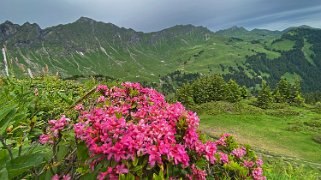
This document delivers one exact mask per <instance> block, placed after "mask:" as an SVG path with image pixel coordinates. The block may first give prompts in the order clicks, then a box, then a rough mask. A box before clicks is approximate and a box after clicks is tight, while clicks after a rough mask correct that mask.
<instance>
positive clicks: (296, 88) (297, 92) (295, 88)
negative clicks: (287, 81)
mask: <svg viewBox="0 0 321 180" xmlns="http://www.w3.org/2000/svg"><path fill="white" fill-rule="evenodd" d="M303 102H304V98H303V97H302V93H301V81H300V80H298V79H297V80H296V81H295V83H294V84H293V85H292V86H291V93H290V103H293V104H296V105H301V104H302V103H303Z"/></svg>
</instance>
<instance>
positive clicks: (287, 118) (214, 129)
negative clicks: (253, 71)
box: [199, 102, 321, 168]
mask: <svg viewBox="0 0 321 180" xmlns="http://www.w3.org/2000/svg"><path fill="white" fill-rule="evenodd" d="M199 109H202V111H201V112H199V115H200V119H201V123H200V128H201V130H203V131H204V132H206V133H210V134H212V135H215V136H218V135H219V134H222V133H224V132H227V133H230V134H232V135H234V136H235V137H236V139H237V140H238V141H239V142H240V143H244V144H250V145H251V146H253V147H254V148H258V149H260V150H263V151H266V152H272V153H274V154H278V155H280V156H284V157H289V158H292V159H297V160H299V161H309V162H314V163H318V164H319V165H320V168H321V156H320V152H321V144H318V143H317V142H315V141H313V136H314V135H315V134H317V133H320V132H321V127H310V126H307V125H306V124H309V123H307V122H313V121H321V114H318V113H316V112H313V111H311V110H309V109H308V108H299V107H289V106H287V105H282V106H280V107H278V108H276V109H272V110H266V111H263V110H260V109H258V108H255V107H253V106H251V105H249V104H248V102H241V103H239V104H238V105H236V104H230V103H225V102H216V103H212V104H207V105H206V106H205V105H202V106H201V107H199Z"/></svg>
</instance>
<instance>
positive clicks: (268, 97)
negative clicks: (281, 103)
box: [256, 81, 273, 109]
mask: <svg viewBox="0 0 321 180" xmlns="http://www.w3.org/2000/svg"><path fill="white" fill-rule="evenodd" d="M272 102H273V96H272V94H271V89H270V87H269V85H267V84H266V82H265V81H262V89H261V91H260V92H259V94H258V97H257V102H256V104H257V106H258V107H260V108H262V109H267V108H269V107H270V105H271V103H272Z"/></svg>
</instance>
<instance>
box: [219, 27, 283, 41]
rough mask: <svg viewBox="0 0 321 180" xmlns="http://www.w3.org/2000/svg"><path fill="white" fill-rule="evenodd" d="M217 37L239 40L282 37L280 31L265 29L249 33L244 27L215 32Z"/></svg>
mask: <svg viewBox="0 0 321 180" xmlns="http://www.w3.org/2000/svg"><path fill="white" fill-rule="evenodd" d="M216 34H218V35H222V36H226V37H234V38H241V39H244V38H246V39H266V38H278V37H280V36H281V35H282V32H281V31H270V30H267V29H253V30H251V31H249V30H247V29H245V28H244V27H238V26H233V27H231V28H228V29H224V30H219V31H217V32H216Z"/></svg>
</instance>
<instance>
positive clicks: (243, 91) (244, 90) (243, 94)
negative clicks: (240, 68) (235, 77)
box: [240, 86, 251, 99]
mask: <svg viewBox="0 0 321 180" xmlns="http://www.w3.org/2000/svg"><path fill="white" fill-rule="evenodd" d="M240 90H241V97H242V98H243V99H245V98H247V97H249V96H250V95H251V94H250V92H249V91H248V89H247V88H246V87H245V86H242V87H241V89H240Z"/></svg>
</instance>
